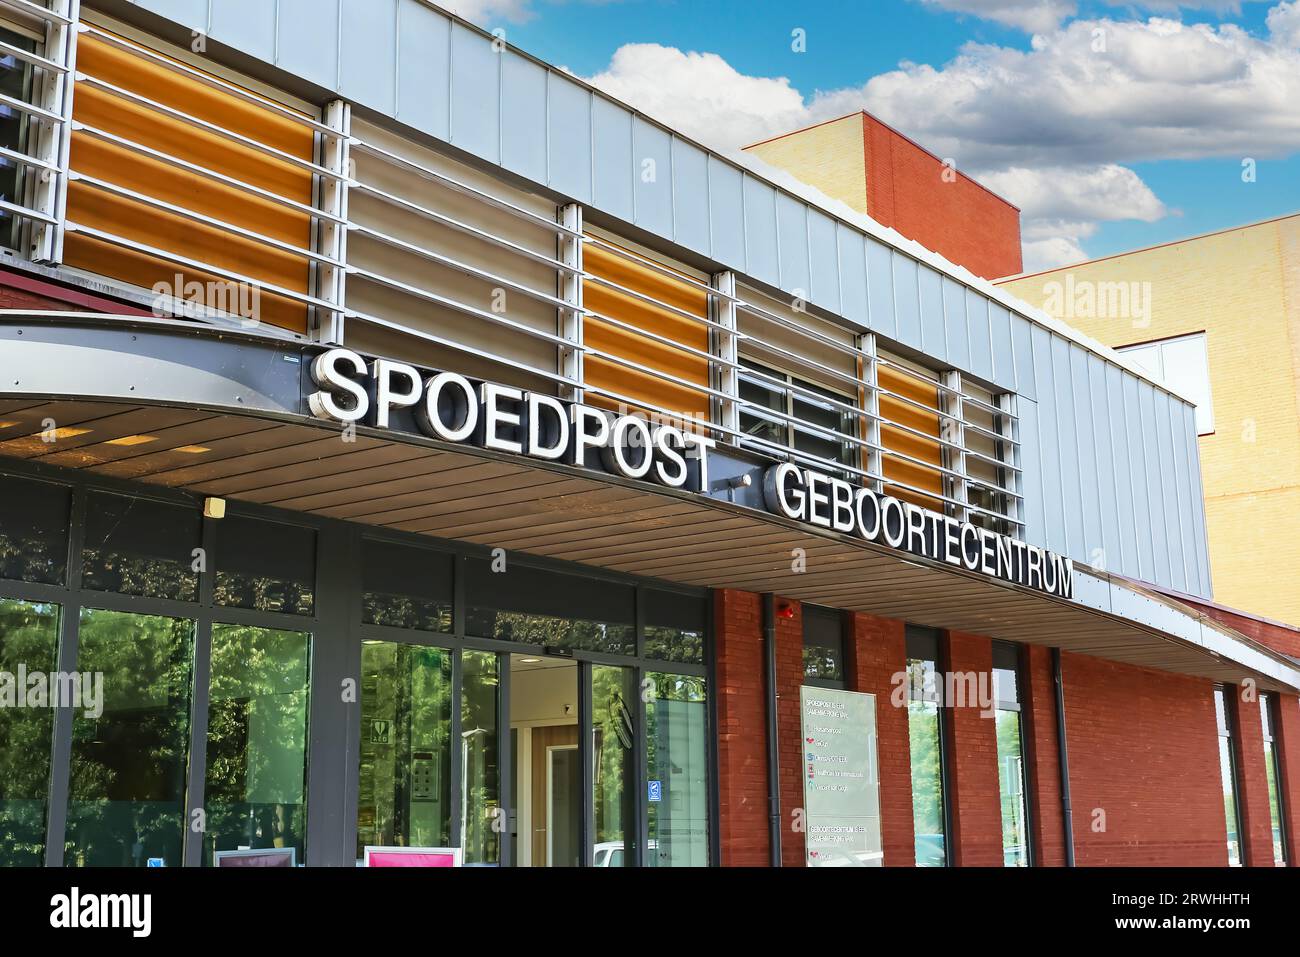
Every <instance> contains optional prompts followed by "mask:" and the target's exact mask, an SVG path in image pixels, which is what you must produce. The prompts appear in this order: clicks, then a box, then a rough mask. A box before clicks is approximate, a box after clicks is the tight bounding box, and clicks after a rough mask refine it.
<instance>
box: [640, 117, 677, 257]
mask: <svg viewBox="0 0 1300 957" xmlns="http://www.w3.org/2000/svg"><path fill="white" fill-rule="evenodd" d="M632 164H633V168H634V170H635V175H634V177H633V179H632V206H633V211H634V214H635V215H634V216H633V221H634V222H635V223H636V224H637V225H638V226H640V227H641V228H643V229H648V230H650V231H651V232H652V233H656V234H658V235H660V236H664V237H667V238H669V239H671V238H672V235H673V143H672V137H671V136H670V135H669V134H668V133H666V132H665V131H664V130H663V129H661V128H660V127H658V126H655V125H654V124H653V123H648V122H646V121H645V120H643V119H642V118H641V117H639V116H634V117H632Z"/></svg>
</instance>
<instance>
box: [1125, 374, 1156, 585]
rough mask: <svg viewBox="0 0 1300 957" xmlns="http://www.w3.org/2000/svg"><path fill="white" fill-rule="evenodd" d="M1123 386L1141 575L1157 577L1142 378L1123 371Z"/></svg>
mask: <svg viewBox="0 0 1300 957" xmlns="http://www.w3.org/2000/svg"><path fill="white" fill-rule="evenodd" d="M1121 378H1122V379H1123V387H1124V429H1125V434H1126V436H1127V438H1128V463H1129V471H1128V479H1129V484H1130V486H1131V488H1132V491H1133V514H1134V516H1135V519H1136V520H1135V521H1134V523H1133V534H1134V537H1135V538H1136V539H1137V555H1138V576H1137V577H1138V578H1140V579H1141V580H1142V581H1148V582H1149V581H1155V575H1156V560H1155V532H1154V531H1153V530H1152V526H1153V525H1154V524H1155V523H1154V522H1153V521H1152V520H1151V486H1150V484H1149V483H1148V481H1147V478H1148V470H1147V462H1146V448H1147V440H1146V436H1147V433H1146V432H1145V431H1144V430H1143V427H1142V392H1141V389H1140V388H1139V385H1140V383H1141V380H1140V379H1138V377H1137V376H1135V375H1130V374H1128V373H1122V374H1121Z"/></svg>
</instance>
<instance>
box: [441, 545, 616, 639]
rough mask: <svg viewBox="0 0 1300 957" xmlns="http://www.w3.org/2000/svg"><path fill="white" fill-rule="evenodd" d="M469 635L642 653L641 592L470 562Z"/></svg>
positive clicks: (511, 566) (525, 568)
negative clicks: (638, 608) (638, 635)
mask: <svg viewBox="0 0 1300 957" xmlns="http://www.w3.org/2000/svg"><path fill="white" fill-rule="evenodd" d="M465 573H466V581H465V594H466V602H467V603H468V606H469V607H468V609H467V612H466V624H465V628H466V631H467V632H468V633H469V634H471V635H476V636H478V637H481V638H499V639H501V640H503V641H518V642H522V643H524V644H529V645H540V646H542V647H548V648H573V649H580V650H585V651H604V652H608V653H611V654H622V655H632V654H635V653H636V616H635V608H636V589H635V588H634V587H633V586H631V585H625V584H621V583H618V582H609V581H602V582H600V583H599V584H593V583H592V582H591V581H589V580H587V579H583V578H578V577H575V576H573V575H565V574H562V573H558V572H551V571H545V570H542V569H538V568H533V567H530V566H527V565H520V564H516V563H515V562H513V561H509V562H508V563H507V564H506V569H505V570H504V571H500V572H494V571H492V563H491V562H489V561H487V560H485V559H481V558H471V559H469V560H468V561H467V562H466V563H465Z"/></svg>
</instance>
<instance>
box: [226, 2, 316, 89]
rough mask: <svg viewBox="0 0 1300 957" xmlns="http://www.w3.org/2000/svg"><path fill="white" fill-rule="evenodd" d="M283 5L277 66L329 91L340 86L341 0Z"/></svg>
mask: <svg viewBox="0 0 1300 957" xmlns="http://www.w3.org/2000/svg"><path fill="white" fill-rule="evenodd" d="M279 4H280V5H279V12H278V16H279V21H278V23H277V25H276V41H275V49H276V60H275V65H276V66H278V67H280V68H281V69H284V70H288V71H289V72H290V73H296V74H297V75H298V76H300V77H303V78H305V79H308V80H310V81H311V82H313V83H318V84H320V85H321V86H323V87H325V88H326V89H327V90H335V89H338V82H339V76H338V73H339V57H338V54H339V47H338V44H339V0H279ZM218 39H219V38H218Z"/></svg>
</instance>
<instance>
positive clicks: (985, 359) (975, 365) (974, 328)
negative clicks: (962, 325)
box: [966, 289, 993, 382]
mask: <svg viewBox="0 0 1300 957" xmlns="http://www.w3.org/2000/svg"><path fill="white" fill-rule="evenodd" d="M966 335H967V337H968V338H969V340H970V371H971V372H973V373H975V374H976V375H977V376H979V377H980V378H983V379H987V380H989V381H990V382H991V381H993V346H992V340H991V336H990V334H989V301H988V299H986V298H985V297H983V296H981V295H980V294H979V293H977V292H975V291H974V290H973V289H967V290H966Z"/></svg>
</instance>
